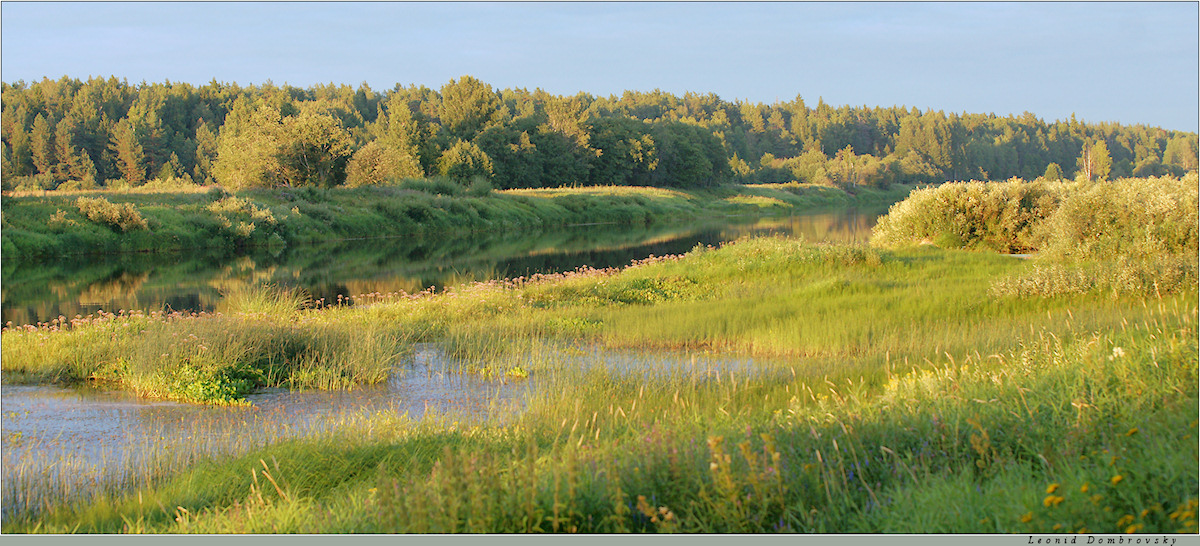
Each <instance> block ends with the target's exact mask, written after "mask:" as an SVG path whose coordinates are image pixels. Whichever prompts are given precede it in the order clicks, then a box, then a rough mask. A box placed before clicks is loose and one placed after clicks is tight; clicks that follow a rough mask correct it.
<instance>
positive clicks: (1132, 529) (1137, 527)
mask: <svg viewBox="0 0 1200 546" xmlns="http://www.w3.org/2000/svg"><path fill="white" fill-rule="evenodd" d="M1142 527H1144V525H1142V524H1140V523H1138V524H1136V525H1130V526H1129V527H1126V528H1125V534H1132V533H1136V532H1138V531H1139V530H1141V528H1142Z"/></svg>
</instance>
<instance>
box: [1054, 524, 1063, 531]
mask: <svg viewBox="0 0 1200 546" xmlns="http://www.w3.org/2000/svg"><path fill="white" fill-rule="evenodd" d="M1054 530H1055V531H1061V530H1062V524H1061V523H1055V524H1054Z"/></svg>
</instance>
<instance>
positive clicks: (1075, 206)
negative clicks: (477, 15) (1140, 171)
mask: <svg viewBox="0 0 1200 546" xmlns="http://www.w3.org/2000/svg"><path fill="white" fill-rule="evenodd" d="M1198 186H1200V183H1198V182H1197V177H1196V174H1195V173H1191V174H1188V175H1186V176H1184V177H1182V178H1174V177H1163V178H1146V179H1137V178H1126V179H1121V180H1115V181H1112V182H1102V183H1097V184H1090V185H1083V186H1072V187H1071V189H1070V191H1068V192H1066V193H1065V194H1064V196H1063V198H1062V201H1061V204H1060V206H1059V207H1058V208H1057V209H1056V210H1055V211H1054V213H1053V214H1052V215H1050V216H1049V217H1047V218H1046V220H1045V226H1044V229H1045V234H1044V235H1043V237H1044V243H1042V244H1040V245H1038V248H1039V249H1040V250H1042V251H1043V252H1044V253H1045V254H1047V255H1048V256H1052V257H1055V258H1065V259H1094V258H1114V257H1117V256H1128V257H1131V258H1138V259H1140V258H1154V257H1158V256H1164V255H1182V256H1191V257H1194V256H1196V255H1197V252H1198V246H1197V237H1198V236H1197V230H1198V226H1197V210H1198V208H1200V203H1198V202H1197V191H1198V190H1197V187H1198Z"/></svg>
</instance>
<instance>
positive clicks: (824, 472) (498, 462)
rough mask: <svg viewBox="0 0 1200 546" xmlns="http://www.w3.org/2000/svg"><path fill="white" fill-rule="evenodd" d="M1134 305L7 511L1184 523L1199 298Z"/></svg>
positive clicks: (233, 524)
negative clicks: (854, 363) (1098, 317)
mask: <svg viewBox="0 0 1200 546" xmlns="http://www.w3.org/2000/svg"><path fill="white" fill-rule="evenodd" d="M1146 310H1147V313H1148V314H1147V316H1146V317H1145V318H1144V319H1143V320H1141V321H1134V320H1130V321H1128V322H1129V325H1128V327H1127V328H1126V329H1125V330H1124V331H1119V330H1118V331H1087V330H1076V329H1075V328H1074V325H1068V320H1069V319H1068V318H1067V317H1065V316H1064V317H1063V318H1062V319H1060V320H1059V321H1058V322H1057V323H1056V324H1053V325H1050V326H1049V327H1047V328H1046V329H1042V330H1038V331H1036V332H1034V334H1032V335H1031V336H1029V337H1027V338H1026V339H1025V340H1024V341H1023V342H1021V343H1019V344H1016V345H1014V346H1012V347H1011V348H1010V349H1009V350H1006V351H1002V352H998V353H995V354H992V355H988V356H979V355H976V354H974V353H973V352H971V353H960V354H957V355H955V354H947V355H944V356H943V357H942V358H940V359H937V360H933V361H931V362H930V363H929V364H927V365H925V366H922V367H920V368H917V369H912V370H910V371H907V372H897V373H889V372H887V370H882V371H881V372H880V373H879V374H877V375H876V376H874V377H871V376H868V377H865V378H864V377H858V376H857V375H853V376H852V375H846V374H831V375H829V376H827V377H813V376H806V375H803V374H798V375H797V376H795V377H793V376H791V375H790V374H785V375H783V376H758V377H754V376H745V375H736V374H735V375H731V376H722V375H715V376H714V375H687V374H680V375H677V376H673V377H667V378H656V379H654V380H653V381H647V380H645V379H639V378H637V377H635V376H627V375H621V374H613V373H609V372H602V371H598V369H597V368H593V369H592V370H591V371H589V372H586V373H581V374H580V373H570V372H566V373H564V374H563V375H562V376H560V377H558V378H557V379H556V380H555V381H553V382H551V383H550V384H548V386H547V388H546V389H544V390H542V391H541V392H540V393H539V395H538V396H535V397H533V398H531V399H530V401H529V408H528V410H527V412H526V413H525V414H523V415H522V416H521V417H520V418H519V419H518V420H516V421H515V422H512V423H511V424H507V425H498V424H492V425H489V424H486V423H484V424H454V423H451V422H448V421H436V422H433V423H423V424H422V423H409V422H404V421H398V420H396V419H395V418H393V417H389V416H386V415H379V416H375V417H373V418H370V419H368V420H366V421H361V422H354V423H352V422H345V423H343V424H342V425H341V427H340V428H338V429H334V430H329V431H326V432H322V433H321V434H320V435H313V436H311V437H306V438H302V439H296V440H289V441H285V442H278V443H273V444H271V445H269V446H267V447H264V448H252V449H250V450H249V451H248V452H244V453H243V454H241V455H236V456H232V457H228V458H226V457H218V458H216V459H214V460H213V462H212V463H201V464H197V465H196V466H195V467H194V468H191V469H189V470H185V471H180V472H178V473H176V474H174V475H173V476H168V477H165V478H162V479H158V480H154V481H153V483H151V484H150V485H147V486H136V487H130V488H128V489H126V490H125V491H124V492H122V491H119V490H113V491H112V492H110V493H105V494H102V495H100V496H98V497H97V498H93V499H91V500H90V501H88V502H80V503H67V504H62V505H58V506H51V507H49V508H48V509H47V510H46V511H45V512H43V513H42V514H41V515H39V516H37V517H33V518H31V519H22V518H21V517H14V518H9V519H7V520H6V522H5V531H7V532H15V531H21V530H33V529H35V526H36V529H37V530H38V531H49V532H55V531H62V530H72V529H75V530H85V531H93V532H121V531H126V532H128V531H152V532H203V533H228V532H418V533H419V532H599V533H609V532H693V533H694V532H717V533H726V532H756V533H757V532H1015V533H1034V532H1036V533H1041V532H1055V531H1069V532H1093V533H1096V532H1099V533H1124V532H1154V533H1160V532H1175V531H1183V532H1194V529H1195V521H1196V518H1195V509H1194V506H1195V504H1196V497H1197V491H1196V485H1195V484H1196V480H1197V475H1196V469H1195V464H1194V463H1195V458H1196V457H1197V455H1198V453H1197V448H1196V442H1195V440H1194V438H1195V434H1196V432H1197V431H1196V422H1195V415H1194V411H1193V410H1194V408H1195V403H1196V397H1195V393H1194V392H1191V391H1190V390H1184V389H1183V388H1182V387H1186V386H1189V385H1194V384H1195V381H1196V379H1197V377H1196V369H1195V352H1196V350H1197V347H1196V337H1197V331H1196V318H1195V313H1196V307H1195V304H1194V301H1191V300H1188V299H1186V298H1175V299H1171V300H1164V301H1163V302H1161V303H1159V302H1153V303H1148V305H1147V308H1146ZM1072 332H1074V333H1072ZM949 507H954V509H949ZM76 525H80V526H79V527H78V528H76V527H75V526H76Z"/></svg>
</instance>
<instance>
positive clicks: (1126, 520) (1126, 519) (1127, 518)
mask: <svg viewBox="0 0 1200 546" xmlns="http://www.w3.org/2000/svg"><path fill="white" fill-rule="evenodd" d="M1130 523H1133V514H1125V515H1124V516H1121V519H1119V520H1117V527H1124V526H1126V525H1129V524H1130Z"/></svg>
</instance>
